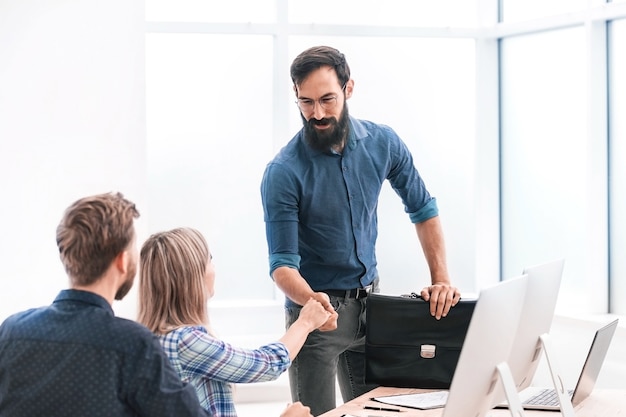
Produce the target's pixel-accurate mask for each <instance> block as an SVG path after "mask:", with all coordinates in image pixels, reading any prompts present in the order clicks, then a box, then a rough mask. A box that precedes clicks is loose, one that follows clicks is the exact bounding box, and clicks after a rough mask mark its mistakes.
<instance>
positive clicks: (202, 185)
mask: <svg viewBox="0 0 626 417" xmlns="http://www.w3.org/2000/svg"><path fill="white" fill-rule="evenodd" d="M435 3H436V4H435ZM611 3H621V4H610V3H609V2H607V3H606V4H605V3H603V2H602V1H600V0H593V1H591V2H588V1H584V0H573V1H569V0H549V1H539V0H531V1H521V0H503V1H496V0H486V1H483V0H481V1H478V2H467V1H464V0H446V1H441V2H434V3H433V2H429V3H415V2H414V1H412V0H392V1H389V2H380V1H373V0H365V1H361V0H358V1H356V0H355V1H342V2H333V1H329V0H321V1H319V2H317V3H316V5H315V7H314V8H312V7H310V5H309V4H306V3H303V2H300V1H294V0H264V1H257V0H247V1H245V0H238V1H233V2H229V3H228V5H224V3H223V2H218V1H213V0H211V1H199V0H183V1H181V2H176V5H173V3H171V2H168V1H162V0H146V20H147V23H146V27H147V35H146V57H147V58H146V74H147V76H146V81H147V124H148V126H147V132H148V141H147V148H148V161H147V164H148V171H149V177H148V184H149V195H148V199H149V202H150V211H149V229H150V230H151V231H154V230H158V229H162V228H166V227H174V226H178V225H189V226H194V227H197V228H199V229H200V230H201V231H202V232H203V233H205V234H206V235H207V237H208V238H209V241H210V244H211V246H212V250H213V252H214V255H215V262H216V264H217V268H218V280H217V298H218V299H222V300H225V301H228V302H232V301H233V300H235V299H252V298H258V299H265V300H274V301H277V300H280V299H282V294H280V293H279V292H278V291H277V290H276V289H275V288H274V285H273V283H272V282H271V280H270V279H269V277H268V275H267V268H268V267H267V245H266V243H265V232H264V224H263V217H262V210H261V203H260V194H259V183H260V179H261V175H262V173H263V170H264V168H265V165H266V163H267V162H268V161H269V160H270V159H271V158H272V157H273V155H274V154H275V153H276V152H277V151H278V150H279V149H280V148H281V147H282V146H283V145H284V144H285V143H286V142H287V141H288V140H289V139H290V138H291V137H292V136H293V134H294V133H295V132H296V131H297V130H298V129H300V127H301V120H300V116H299V113H298V110H297V107H296V106H295V105H294V104H293V100H294V97H293V92H292V89H291V85H290V84H291V83H290V79H289V72H288V69H289V65H290V63H291V61H292V59H293V58H294V57H295V56H296V54H298V53H299V52H300V51H302V50H303V49H305V48H307V47H309V46H312V45H316V44H330V45H332V46H335V47H337V48H339V49H340V50H342V52H344V53H345V54H346V56H347V58H348V62H349V63H350V66H351V69H352V76H353V78H354V79H355V81H356V85H355V92H354V95H353V97H352V98H351V99H350V101H349V102H348V105H349V109H350V112H351V114H352V115H353V116H355V117H359V118H364V119H369V120H372V121H375V122H379V123H384V124H388V125H390V126H391V127H392V128H394V129H395V130H396V131H397V132H398V133H399V134H400V136H401V137H402V138H403V139H404V140H405V141H406V143H407V144H408V146H409V147H410V149H411V150H412V152H413V153H414V156H415V162H416V165H417V168H418V169H419V170H420V173H421V174H422V176H423V177H424V179H425V181H426V184H427V185H428V187H429V189H430V191H431V193H432V194H433V195H435V196H436V197H437V199H438V200H439V206H440V209H441V218H442V222H443V226H444V232H445V236H446V244H447V247H448V263H449V267H450V271H451V277H452V279H453V281H454V283H455V284H456V285H457V286H459V287H460V288H461V290H462V291H464V292H474V291H477V290H479V288H480V286H483V285H486V284H489V283H495V282H497V281H498V280H499V279H506V278H508V277H512V276H515V275H518V274H519V273H520V272H521V271H522V269H523V268H524V267H525V266H528V265H531V264H535V263H540V262H543V261H547V260H550V259H554V258H557V257H564V258H565V259H566V263H565V271H564V280H563V286H562V290H561V297H560V299H559V306H558V310H559V311H560V312H563V313H572V312H576V313H598V312H600V313H602V312H608V311H609V309H610V308H612V310H611V311H613V312H617V311H618V310H619V307H618V306H619V305H626V303H625V302H624V301H625V300H624V296H623V295H621V294H626V291H625V290H626V288H625V287H624V284H623V283H621V282H620V281H619V280H618V277H620V276H623V275H624V274H625V273H626V261H624V260H623V259H626V258H624V257H623V256H620V254H621V253H623V252H624V250H625V248H626V238H624V237H623V236H622V235H623V233H620V231H623V230H625V229H626V219H625V218H624V216H623V215H622V214H621V213H624V212H626V194H625V192H624V191H623V189H622V188H623V187H620V184H622V183H623V182H624V180H625V179H626V171H624V167H623V164H622V163H621V161H623V160H625V159H626V140H625V139H624V136H625V132H626V128H625V127H624V125H623V121H622V120H621V119H620V118H619V117H618V116H617V115H620V114H624V112H625V111H626V98H625V96H626V93H625V90H624V85H625V84H626V82H625V80H624V76H623V75H622V74H624V73H626V63H625V61H626V58H625V56H624V52H623V51H625V50H626V45H625V44H624V39H626V29H625V26H626V25H624V21H623V20H622V21H614V20H615V19H618V18H623V17H625V15H626V9H624V7H623V6H624V4H623V3H624V2H623V1H614V2H611ZM498 16H499V18H498ZM607 27H608V28H609V30H608V31H607ZM607 39H609V40H610V43H609V44H608V45H609V47H607ZM607 62H609V65H608V68H609V69H610V74H609V73H608V72H607V64H606V63H607ZM608 111H610V113H608ZM609 116H610V122H608V124H607V120H609ZM609 178H610V181H609ZM378 213H379V224H380V231H379V240H378V246H377V252H378V261H379V270H380V273H381V278H382V282H383V286H382V289H383V291H384V292H387V293H392V294H397V293H401V292H406V291H414V290H416V289H419V288H420V286H421V285H423V284H424V283H426V282H427V281H428V270H427V266H426V264H425V261H424V258H423V256H422V254H421V249H420V247H419V243H418V241H417V238H416V236H415V231H414V229H413V228H412V226H411V225H410V223H409V221H408V218H407V216H406V214H405V213H404V212H403V208H402V204H401V203H400V200H399V199H398V198H397V196H396V195H395V194H394V193H393V191H392V190H391V189H390V187H385V188H384V189H383V194H382V199H381V201H380V205H379V211H378ZM609 291H612V292H611V293H609ZM591 293H593V294H594V297H590V296H589V294H591Z"/></svg>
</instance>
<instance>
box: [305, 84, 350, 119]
mask: <svg viewBox="0 0 626 417" xmlns="http://www.w3.org/2000/svg"><path fill="white" fill-rule="evenodd" d="M345 88H346V84H344V85H343V87H341V91H343V90H344V89H345ZM337 98H338V96H337V95H330V96H324V97H322V98H320V99H318V100H313V99H310V98H299V99H298V100H296V104H297V105H298V107H299V108H300V111H302V113H312V112H313V111H314V110H315V102H316V101H317V102H318V103H319V105H320V107H321V108H322V109H324V110H332V109H334V108H335V107H336V106H337Z"/></svg>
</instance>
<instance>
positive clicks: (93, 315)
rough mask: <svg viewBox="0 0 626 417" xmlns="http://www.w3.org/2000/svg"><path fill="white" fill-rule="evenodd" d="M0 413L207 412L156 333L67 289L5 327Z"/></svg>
mask: <svg viewBox="0 0 626 417" xmlns="http://www.w3.org/2000/svg"><path fill="white" fill-rule="evenodd" d="M0 416H2V417H35V416H55V417H77V416H89V417H112V416H115V417H131V416H132V417H135V416H146V417H148V416H149V417H159V416H161V417H171V416H176V417H183V416H207V413H206V411H205V410H204V409H202V407H200V404H199V402H198V398H197V397H196V395H195V393H194V390H193V387H192V386H190V385H187V384H184V383H182V382H181V380H180V378H179V376H178V375H177V374H176V372H175V371H174V369H173V368H172V366H171V364H170V363H169V361H168V360H167V357H166V356H165V354H164V353H163V349H162V348H161V346H160V345H159V342H158V341H157V338H156V337H155V336H154V335H153V334H152V333H151V332H150V331H149V330H148V329H146V328H145V327H144V326H142V325H140V324H138V323H136V322H133V321H130V320H125V319H122V318H118V317H115V316H114V314H113V310H112V309H111V305H110V304H109V303H108V301H107V300H105V299H104V298H102V297H101V296H99V295H97V294H94V293H91V292H87V291H78V290H64V291H61V293H60V294H59V295H58V296H57V298H56V299H55V300H54V303H53V304H52V305H51V306H48V307H42V308H36V309H31V310H28V311H24V312H22V313H18V314H15V315H13V316H11V317H9V318H8V319H6V320H5V321H4V323H3V324H2V326H0Z"/></svg>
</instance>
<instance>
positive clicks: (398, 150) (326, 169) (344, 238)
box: [261, 118, 438, 291]
mask: <svg viewBox="0 0 626 417" xmlns="http://www.w3.org/2000/svg"><path fill="white" fill-rule="evenodd" d="M350 125H351V129H350V134H349V136H348V143H347V145H346V146H345V147H344V149H343V152H342V154H341V155H338V154H333V153H325V152H319V151H316V150H313V149H312V148H311V147H310V146H308V145H307V143H306V140H305V139H304V135H303V132H302V131H300V132H299V133H298V134H296V136H295V137H294V138H293V139H292V140H291V141H290V142H289V143H288V144H287V145H286V146H285V147H284V148H283V149H282V150H281V151H280V152H279V153H278V155H277V156H276V157H275V158H274V159H273V160H272V161H271V162H270V163H269V164H268V166H267V168H266V170H265V174H264V176H263V180H262V183H261V196H262V201H263V209H264V217H265V223H266V235H267V243H268V248H269V261H270V275H271V274H272V272H273V271H274V270H275V269H276V268H278V267H280V266H288V267H292V268H297V269H299V270H300V273H301V275H302V276H303V277H304V278H305V279H306V280H307V282H308V283H309V285H310V286H311V288H312V289H313V290H314V291H320V290H329V289H341V290H343V289H353V288H359V287H361V286H365V285H368V284H370V283H371V282H372V281H373V280H374V279H375V278H376V276H377V274H378V273H377V271H376V254H375V245H376V238H377V235H378V220H377V214H376V211H377V207H378V198H379V195H380V192H381V188H382V184H383V182H384V180H389V182H390V184H391V186H392V187H393V189H394V190H395V191H396V193H397V194H398V195H399V196H400V198H401V199H402V202H403V203H404V207H405V211H406V212H407V213H408V214H409V218H410V219H411V221H412V222H413V223H420V222H423V221H425V220H427V219H429V218H432V217H435V216H437V215H438V209H437V204H436V200H435V199H434V198H433V197H431V196H430V194H429V192H428V191H427V189H426V187H425V185H424V182H423V181H422V178H421V177H420V175H419V173H418V171H417V170H416V168H415V166H414V164H413V158H412V156H411V153H410V152H409V150H408V148H407V147H406V145H405V144H404V143H403V142H402V140H401V139H400V138H399V137H398V135H397V134H396V133H395V132H394V131H393V130H392V129H391V128H389V127H388V126H384V125H379V124H375V123H372V122H369V121H364V120H357V119H354V118H350Z"/></svg>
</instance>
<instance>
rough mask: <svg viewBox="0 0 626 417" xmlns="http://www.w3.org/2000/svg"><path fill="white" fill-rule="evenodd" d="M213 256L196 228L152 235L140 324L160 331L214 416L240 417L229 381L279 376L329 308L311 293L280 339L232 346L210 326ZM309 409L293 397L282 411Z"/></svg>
mask: <svg viewBox="0 0 626 417" xmlns="http://www.w3.org/2000/svg"><path fill="white" fill-rule="evenodd" d="M211 258H212V256H211V253H210V251H209V247H208V244H207V242H206V240H205V239H204V237H203V236H202V234H201V233H200V232H198V231H197V230H195V229H191V228H178V229H173V230H169V231H165V232H160V233H156V234H153V235H152V236H150V237H149V238H148V239H147V240H146V242H145V243H144V244H143V246H142V248H141V253H140V276H139V322H141V323H142V324H144V325H145V326H147V327H148V328H149V329H150V330H151V331H152V332H153V333H155V334H156V335H157V336H158V337H159V340H160V342H161V345H162V346H163V349H164V350H165V353H166V354H167V356H168V357H169V359H170V361H171V362H172V364H173V365H174V368H175V369H176V371H177V372H178V374H179V375H180V377H181V379H182V380H183V381H185V382H189V383H190V384H192V385H193V386H194V387H195V389H196V394H197V395H198V398H199V399H200V404H201V405H202V406H203V407H204V408H205V409H206V410H208V411H209V412H210V413H211V414H212V415H214V416H217V417H236V415H237V413H236V410H235V406H234V402H233V395H232V384H233V383H247V382H260V381H271V380H274V379H276V378H278V376H279V375H280V374H282V373H283V372H284V371H285V370H287V368H288V367H289V365H290V364H291V361H292V360H293V359H294V358H295V357H296V355H297V354H298V352H299V351H300V348H301V347H302V345H303V344H304V342H305V341H306V338H307V336H308V334H309V333H310V332H312V331H313V330H315V329H317V328H318V327H320V326H321V325H322V324H324V323H325V322H326V321H327V320H328V319H329V318H330V317H331V315H332V314H331V313H329V312H327V311H326V310H325V309H324V307H322V305H321V304H320V303H319V302H317V301H315V300H312V299H311V300H309V301H308V302H307V303H306V305H305V306H304V307H303V308H302V312H301V313H300V317H299V318H298V320H296V322H295V323H294V324H293V325H292V326H291V327H289V329H288V330H287V332H286V333H285V334H284V335H283V337H281V338H280V339H279V340H278V341H277V342H274V343H269V344H266V345H263V346H261V347H259V348H258V349H243V348H238V347H235V346H232V345H230V344H228V343H226V342H224V341H222V340H220V339H218V338H216V337H215V336H214V335H213V334H212V333H211V332H210V330H209V327H208V323H209V318H208V313H207V301H208V300H209V299H210V298H211V297H212V296H213V293H214V281H215V269H214V267H213V263H212V261H211ZM335 314H336V313H335ZM310 415H311V414H310V412H309V408H308V407H305V406H303V405H302V404H300V403H296V404H292V405H291V406H289V407H288V408H287V409H286V410H285V411H284V412H283V414H282V415H281V416H283V417H287V416H289V417H300V416H307V417H308V416H310Z"/></svg>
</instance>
